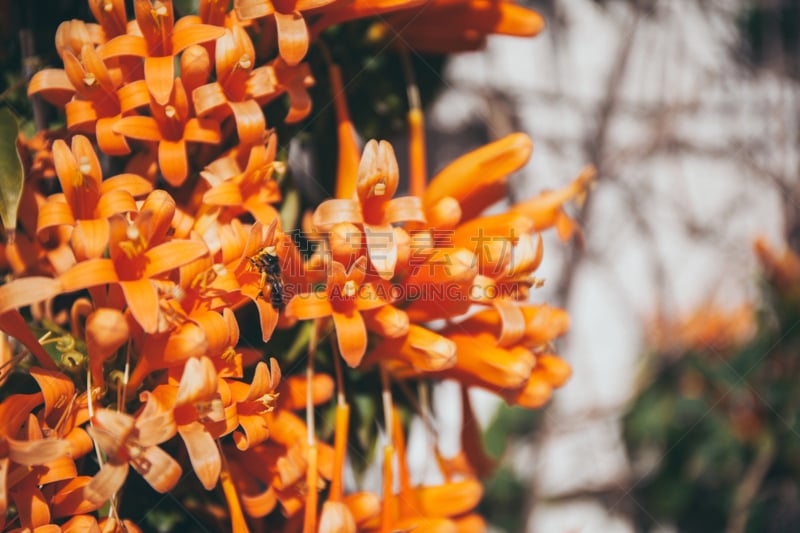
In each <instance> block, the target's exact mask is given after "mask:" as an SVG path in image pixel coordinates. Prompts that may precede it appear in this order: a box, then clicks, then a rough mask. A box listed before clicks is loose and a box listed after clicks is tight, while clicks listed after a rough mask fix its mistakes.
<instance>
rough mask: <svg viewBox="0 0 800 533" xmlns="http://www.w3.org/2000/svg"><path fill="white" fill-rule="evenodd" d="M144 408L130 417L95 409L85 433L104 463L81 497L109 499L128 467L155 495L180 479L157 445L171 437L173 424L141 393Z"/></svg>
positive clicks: (174, 464) (96, 500) (168, 415)
mask: <svg viewBox="0 0 800 533" xmlns="http://www.w3.org/2000/svg"><path fill="white" fill-rule="evenodd" d="M145 396H146V397H145V405H144V409H143V410H142V412H141V413H139V415H138V416H137V417H136V418H134V417H132V416H130V415H127V414H125V413H120V412H117V411H112V410H110V409H98V410H97V412H95V414H94V417H93V418H92V425H91V426H90V427H89V429H88V431H89V434H90V435H91V436H92V438H93V439H94V442H95V444H96V445H97V446H99V447H100V449H101V450H102V451H103V453H105V454H106V457H107V462H106V463H105V464H104V465H103V466H102V467H101V468H100V471H99V472H98V473H97V474H96V475H95V476H94V477H93V478H92V480H91V481H90V482H89V483H88V484H87V485H86V486H85V487H84V489H83V495H84V497H85V498H86V499H87V500H89V501H91V502H94V503H103V502H105V501H106V500H108V499H109V498H111V497H112V496H113V495H114V494H115V493H116V492H117V491H118V490H119V489H120V487H122V485H123V483H125V478H126V477H127V476H128V464H130V465H131V466H133V468H134V469H135V470H136V471H137V472H139V473H140V474H141V475H142V477H144V478H145V480H147V482H148V483H149V484H150V486H151V487H153V488H154V489H155V490H157V491H159V492H167V491H168V490H170V489H172V487H174V486H175V484H176V483H178V480H179V479H180V477H181V467H180V466H178V463H177V462H176V461H175V459H173V458H172V457H170V456H169V455H168V454H167V453H166V452H165V451H164V450H162V449H161V448H159V447H158V444H160V443H162V442H164V441H166V440H168V439H170V438H172V436H173V435H175V422H174V420H173V419H172V415H171V413H169V412H166V411H163V410H162V409H161V407H160V406H159V405H158V403H157V402H156V401H155V399H153V398H151V397H150V396H149V394H145Z"/></svg>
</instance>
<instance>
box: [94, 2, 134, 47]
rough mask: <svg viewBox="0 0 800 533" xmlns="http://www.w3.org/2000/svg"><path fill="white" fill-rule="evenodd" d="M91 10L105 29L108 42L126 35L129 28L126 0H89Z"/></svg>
mask: <svg viewBox="0 0 800 533" xmlns="http://www.w3.org/2000/svg"><path fill="white" fill-rule="evenodd" d="M89 8H90V9H91V10H92V15H94V18H95V19H96V20H97V22H99V23H100V26H101V27H102V28H103V33H105V38H106V40H109V39H113V38H114V37H116V36H118V35H123V34H124V33H125V31H126V29H127V26H128V15H127V13H126V12H125V0H89Z"/></svg>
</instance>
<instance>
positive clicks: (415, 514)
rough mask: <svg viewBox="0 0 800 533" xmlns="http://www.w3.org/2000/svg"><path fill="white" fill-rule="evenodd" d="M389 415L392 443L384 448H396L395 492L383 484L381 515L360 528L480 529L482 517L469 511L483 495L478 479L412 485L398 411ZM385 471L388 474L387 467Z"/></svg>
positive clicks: (387, 458)
mask: <svg viewBox="0 0 800 533" xmlns="http://www.w3.org/2000/svg"><path fill="white" fill-rule="evenodd" d="M393 418H394V421H393V426H394V427H393V428H392V433H391V434H392V438H393V440H394V442H395V444H394V445H388V446H387V447H386V449H387V450H389V451H392V452H393V451H394V450H396V452H395V453H396V457H397V462H396V464H397V467H398V472H397V478H398V481H399V483H398V484H399V487H400V491H399V494H397V495H396V496H395V494H394V493H393V489H392V485H384V495H383V503H382V506H383V511H382V517H381V519H380V521H379V520H377V519H373V520H371V521H370V522H368V523H366V524H364V528H363V531H370V532H377V531H380V532H381V533H385V532H389V531H406V530H409V529H410V530H414V531H464V532H473V531H474V532H476V533H477V532H480V531H484V530H485V528H486V524H485V523H484V522H483V519H481V518H480V516H478V515H476V514H474V513H471V511H472V509H474V508H475V507H476V506H477V505H478V503H479V502H480V499H481V497H482V495H483V488H482V487H481V484H480V482H479V481H478V480H476V479H472V478H468V479H463V480H460V481H446V482H444V483H442V484H441V485H434V486H421V487H413V486H412V484H411V475H410V472H409V469H408V463H407V457H406V448H405V439H404V436H403V429H402V426H401V424H400V422H399V415H398V414H397V413H396V412H395V413H394V416H393ZM393 457H394V453H391V454H387V455H386V456H385V457H384V462H385V463H386V462H387V460H388V462H389V463H391V462H392V461H391V460H392V458H393ZM384 468H386V464H385V465H384ZM388 473H389V475H391V471H390V472H388ZM361 530H362V529H359V531H361Z"/></svg>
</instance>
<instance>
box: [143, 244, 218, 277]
mask: <svg viewBox="0 0 800 533" xmlns="http://www.w3.org/2000/svg"><path fill="white" fill-rule="evenodd" d="M207 253H208V248H207V247H206V245H205V243H204V242H202V241H183V240H175V241H169V242H165V243H163V244H159V245H158V246H156V247H154V248H151V249H150V250H148V251H147V252H145V257H146V258H147V267H145V271H144V272H143V273H142V275H143V276H144V277H148V278H149V277H153V276H156V275H158V274H163V273H164V272H167V271H169V270H172V269H174V268H178V267H179V266H181V265H185V264H187V263H191V262H192V261H194V260H195V259H198V258H199V257H202V256H204V255H206V254H207Z"/></svg>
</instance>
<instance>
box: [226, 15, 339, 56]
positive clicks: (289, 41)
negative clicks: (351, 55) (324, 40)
mask: <svg viewBox="0 0 800 533" xmlns="http://www.w3.org/2000/svg"><path fill="white" fill-rule="evenodd" d="M335 1H336V0H289V1H281V0H275V1H273V0H234V3H233V4H234V7H235V9H236V15H237V16H238V17H239V19H241V20H251V19H254V18H260V17H266V16H268V15H274V16H275V24H276V27H277V30H278V51H279V52H280V55H281V58H282V59H283V60H284V61H286V63H287V64H288V65H290V66H294V65H297V64H298V63H300V61H302V60H303V58H304V57H305V56H306V52H308V41H309V38H308V27H307V26H306V21H305V19H304V18H303V15H302V12H303V11H310V10H313V9H318V8H321V7H324V6H327V5H328V4H331V3H332V2H335Z"/></svg>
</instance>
